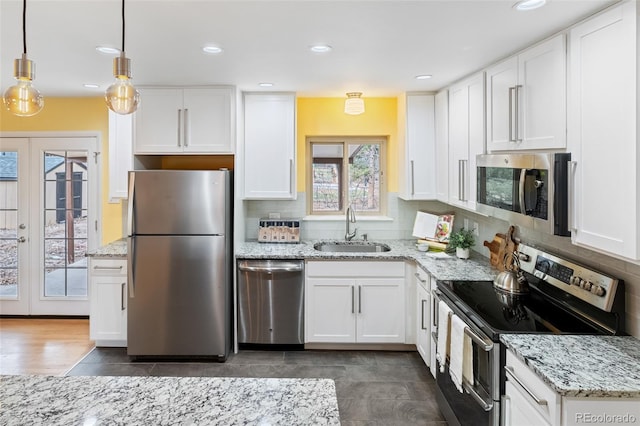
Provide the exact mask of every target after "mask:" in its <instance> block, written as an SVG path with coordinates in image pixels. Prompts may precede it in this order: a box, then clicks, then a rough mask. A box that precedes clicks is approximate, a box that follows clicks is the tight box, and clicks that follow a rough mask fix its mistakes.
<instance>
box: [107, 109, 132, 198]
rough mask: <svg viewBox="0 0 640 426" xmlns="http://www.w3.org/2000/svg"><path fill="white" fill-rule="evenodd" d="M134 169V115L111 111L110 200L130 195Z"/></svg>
mask: <svg viewBox="0 0 640 426" xmlns="http://www.w3.org/2000/svg"><path fill="white" fill-rule="evenodd" d="M130 170H133V115H131V114H129V115H120V114H116V113H115V112H113V111H109V201H116V202H117V201H118V199H122V198H127V197H128V193H127V192H128V190H129V185H128V179H129V171H130Z"/></svg>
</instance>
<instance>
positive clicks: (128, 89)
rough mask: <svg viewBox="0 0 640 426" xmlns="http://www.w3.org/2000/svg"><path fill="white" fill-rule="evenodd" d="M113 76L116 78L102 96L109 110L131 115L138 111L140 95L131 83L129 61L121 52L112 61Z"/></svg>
mask: <svg viewBox="0 0 640 426" xmlns="http://www.w3.org/2000/svg"><path fill="white" fill-rule="evenodd" d="M113 74H114V76H115V78H116V81H115V83H113V84H112V85H111V86H109V88H108V89H107V91H106V92H105V94H104V99H105V101H106V102H107V106H108V107H109V109H110V110H111V111H113V112H115V113H116V114H122V115H126V114H131V113H133V112H135V110H136V109H138V104H139V103H140V93H139V92H138V90H137V89H136V88H135V87H134V86H133V84H132V83H131V60H130V59H129V58H127V57H126V56H125V53H124V52H122V53H121V54H120V57H118V58H115V59H114V60H113Z"/></svg>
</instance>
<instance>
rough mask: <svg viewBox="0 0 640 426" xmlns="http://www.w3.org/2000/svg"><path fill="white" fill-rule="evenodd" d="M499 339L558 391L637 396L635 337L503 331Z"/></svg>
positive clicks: (639, 373)
mask: <svg viewBox="0 0 640 426" xmlns="http://www.w3.org/2000/svg"><path fill="white" fill-rule="evenodd" d="M500 340H501V341H502V343H504V344H505V345H506V346H507V348H508V349H511V350H512V351H513V352H514V353H515V355H516V356H517V357H518V358H519V359H521V360H522V361H524V362H525V363H526V364H527V365H528V366H529V367H530V368H531V369H532V370H533V371H534V372H535V373H536V374H537V375H538V376H540V378H542V380H543V381H545V382H546V383H547V384H548V385H549V386H550V387H551V388H553V389H554V390H555V391H556V392H558V393H559V394H560V395H563V396H570V397H604V398H607V397H608V398H640V340H638V339H636V338H635V337H632V336H585V335H555V334H551V335H549V334H542V335H540V334H503V335H501V336H500Z"/></svg>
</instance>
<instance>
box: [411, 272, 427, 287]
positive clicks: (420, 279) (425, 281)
mask: <svg viewBox="0 0 640 426" xmlns="http://www.w3.org/2000/svg"><path fill="white" fill-rule="evenodd" d="M413 275H415V276H416V278H417V279H418V281H420V282H421V283H422V284H426V283H427V280H423V279H422V278H420V274H419V273H417V272H415V273H414V274H413Z"/></svg>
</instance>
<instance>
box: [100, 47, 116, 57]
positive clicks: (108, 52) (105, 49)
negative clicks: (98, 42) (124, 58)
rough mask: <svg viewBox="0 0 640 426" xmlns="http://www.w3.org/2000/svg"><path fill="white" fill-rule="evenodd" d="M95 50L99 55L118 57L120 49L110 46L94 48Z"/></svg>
mask: <svg viewBox="0 0 640 426" xmlns="http://www.w3.org/2000/svg"><path fill="white" fill-rule="evenodd" d="M96 50H97V51H98V52H99V53H104V54H105V55H119V54H120V49H118V48H116V47H111V46H96Z"/></svg>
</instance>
